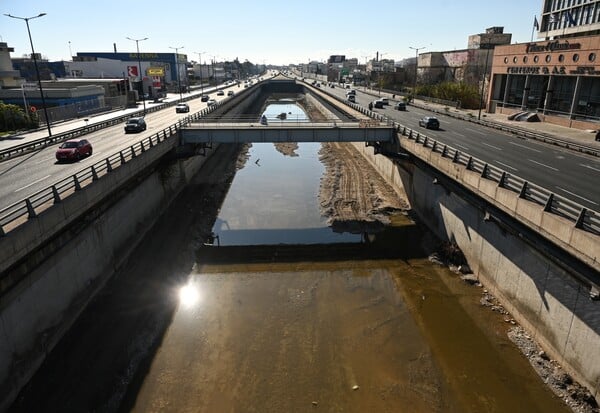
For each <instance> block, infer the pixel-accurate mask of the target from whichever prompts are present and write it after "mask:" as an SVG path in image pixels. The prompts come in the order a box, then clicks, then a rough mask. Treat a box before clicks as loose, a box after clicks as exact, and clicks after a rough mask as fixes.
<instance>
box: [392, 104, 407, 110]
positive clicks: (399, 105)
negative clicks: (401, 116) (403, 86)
mask: <svg viewBox="0 0 600 413" xmlns="http://www.w3.org/2000/svg"><path fill="white" fill-rule="evenodd" d="M394 109H396V110H403V111H404V110H406V103H405V102H398V103H396V104H395V105H394Z"/></svg>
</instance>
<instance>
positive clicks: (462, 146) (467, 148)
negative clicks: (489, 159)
mask: <svg viewBox="0 0 600 413" xmlns="http://www.w3.org/2000/svg"><path fill="white" fill-rule="evenodd" d="M455 145H456V146H458V147H460V148H463V149H466V150H467V151H468V150H469V149H470V148H469V147H468V146H465V145H461V144H460V143H455Z"/></svg>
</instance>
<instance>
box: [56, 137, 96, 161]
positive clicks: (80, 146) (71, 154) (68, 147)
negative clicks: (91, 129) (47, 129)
mask: <svg viewBox="0 0 600 413" xmlns="http://www.w3.org/2000/svg"><path fill="white" fill-rule="evenodd" d="M91 154H92V144H91V143H89V142H88V140H87V139H69V140H68V141H65V142H63V143H62V144H61V145H60V146H59V147H58V149H57V150H56V160H57V161H58V162H61V161H78V160H80V159H81V158H83V157H84V156H90V155H91Z"/></svg>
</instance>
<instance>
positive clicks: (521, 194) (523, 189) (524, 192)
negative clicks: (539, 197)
mask: <svg viewBox="0 0 600 413" xmlns="http://www.w3.org/2000/svg"><path fill="white" fill-rule="evenodd" d="M527 185H529V184H528V183H527V181H525V182H523V186H522V187H521V190H520V191H519V198H525V197H526V196H527Z"/></svg>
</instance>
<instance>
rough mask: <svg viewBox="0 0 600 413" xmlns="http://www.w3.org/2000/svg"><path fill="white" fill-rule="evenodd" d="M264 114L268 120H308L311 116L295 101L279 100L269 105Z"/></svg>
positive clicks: (283, 121)
mask: <svg viewBox="0 0 600 413" xmlns="http://www.w3.org/2000/svg"><path fill="white" fill-rule="evenodd" d="M263 115H265V116H266V117H267V120H268V122H269V123H270V124H271V123H273V122H281V123H285V122H308V121H309V118H308V115H307V114H306V112H304V110H303V109H302V108H301V107H300V106H299V105H297V104H296V103H293V101H290V100H289V99H288V100H279V101H276V102H272V103H271V104H269V105H267V107H266V109H265V111H264V112H263Z"/></svg>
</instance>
